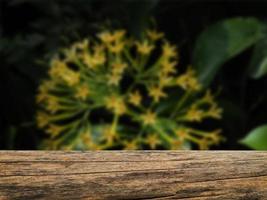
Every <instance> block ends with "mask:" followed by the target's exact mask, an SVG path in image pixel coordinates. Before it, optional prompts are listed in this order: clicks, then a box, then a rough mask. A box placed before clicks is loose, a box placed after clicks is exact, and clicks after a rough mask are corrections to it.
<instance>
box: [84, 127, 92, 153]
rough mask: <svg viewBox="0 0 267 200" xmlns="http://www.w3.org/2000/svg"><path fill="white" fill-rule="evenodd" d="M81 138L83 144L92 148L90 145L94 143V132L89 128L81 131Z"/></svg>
mask: <svg viewBox="0 0 267 200" xmlns="http://www.w3.org/2000/svg"><path fill="white" fill-rule="evenodd" d="M81 140H82V142H83V144H84V145H86V146H87V147H88V148H89V149H90V147H91V146H92V144H93V140H92V133H91V131H90V130H89V129H87V130H85V131H84V132H83V133H81Z"/></svg>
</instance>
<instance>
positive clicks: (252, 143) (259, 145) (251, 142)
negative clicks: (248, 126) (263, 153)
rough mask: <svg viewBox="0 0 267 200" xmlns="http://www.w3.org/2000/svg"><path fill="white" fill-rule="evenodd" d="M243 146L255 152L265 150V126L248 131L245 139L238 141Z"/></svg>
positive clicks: (266, 130)
mask: <svg viewBox="0 0 267 200" xmlns="http://www.w3.org/2000/svg"><path fill="white" fill-rule="evenodd" d="M240 143H241V144H244V145H246V146H248V147H250V148H252V149H255V150H266V149H267V125H262V126H259V127H256V128H255V129H253V130H252V131H250V132H249V133H248V134H247V136H246V137H244V138H243V139H242V140H240Z"/></svg>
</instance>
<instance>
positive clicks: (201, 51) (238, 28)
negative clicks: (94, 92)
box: [193, 18, 263, 86]
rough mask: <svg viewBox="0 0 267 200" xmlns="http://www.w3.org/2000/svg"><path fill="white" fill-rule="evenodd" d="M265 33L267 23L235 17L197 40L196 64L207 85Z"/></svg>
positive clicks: (195, 50)
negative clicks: (227, 64)
mask: <svg viewBox="0 0 267 200" xmlns="http://www.w3.org/2000/svg"><path fill="white" fill-rule="evenodd" d="M262 36H263V26H262V24H261V23H260V22H259V21H258V20H257V19H255V18H233V19H228V20H224V21H222V22H219V23H217V24H215V25H212V26H210V27H209V28H208V29H207V30H205V31H204V32H202V33H201V35H200V36H199V38H198V39H197V42H196V45H195V49H194V52H193V64H194V66H195V67H196V70H197V72H198V74H199V79H200V81H201V82H202V83H203V85H204V86H208V85H209V84H210V82H211V81H212V80H213V79H214V77H215V75H216V74H217V72H218V70H219V69H220V67H221V66H222V65H223V64H224V63H225V62H226V61H227V60H229V59H231V58H232V57H234V56H236V55H237V54H239V53H241V52H242V51H244V50H246V49H247V48H248V47H250V46H251V45H253V44H255V43H256V42H257V41H259V40H260V39H261V38H262Z"/></svg>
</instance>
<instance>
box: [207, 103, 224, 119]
mask: <svg viewBox="0 0 267 200" xmlns="http://www.w3.org/2000/svg"><path fill="white" fill-rule="evenodd" d="M206 115H207V116H209V117H212V118H214V119H221V118H222V109H221V108H219V107H218V106H217V105H216V104H212V106H211V108H210V109H209V110H208V111H207V113H206Z"/></svg>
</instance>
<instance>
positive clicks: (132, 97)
mask: <svg viewBox="0 0 267 200" xmlns="http://www.w3.org/2000/svg"><path fill="white" fill-rule="evenodd" d="M128 101H129V102H130V103H131V104H133V105H135V106H139V105H140V103H141V101H142V96H141V94H140V92H139V91H138V90H136V91H134V92H133V93H130V94H129V100H128Z"/></svg>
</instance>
